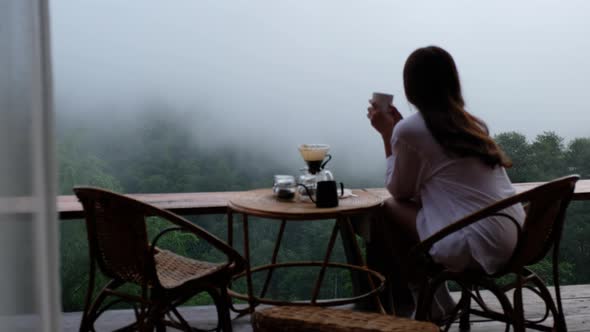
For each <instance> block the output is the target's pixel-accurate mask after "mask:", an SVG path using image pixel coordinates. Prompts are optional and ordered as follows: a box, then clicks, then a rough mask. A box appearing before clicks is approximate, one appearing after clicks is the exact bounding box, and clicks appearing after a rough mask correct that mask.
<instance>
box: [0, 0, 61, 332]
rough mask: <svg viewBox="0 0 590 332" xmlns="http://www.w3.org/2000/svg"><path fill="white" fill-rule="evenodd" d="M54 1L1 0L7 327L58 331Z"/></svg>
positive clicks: (3, 320)
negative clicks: (50, 11) (52, 48)
mask: <svg viewBox="0 0 590 332" xmlns="http://www.w3.org/2000/svg"><path fill="white" fill-rule="evenodd" d="M47 7H48V4H47V0H0V331H52V332H53V331H59V330H60V326H59V321H60V318H61V307H60V301H59V299H60V291H59V278H58V277H59V272H58V271H59V269H58V267H59V265H58V232H57V230H58V227H57V226H58V225H57V218H56V213H55V184H54V181H55V167H54V160H53V158H54V150H53V118H52V109H51V103H52V101H51V75H50V74H51V71H50V65H49V64H50V59H49V54H50V50H49V30H48V27H49V24H48V23H49V22H48V15H47V13H48V8H47Z"/></svg>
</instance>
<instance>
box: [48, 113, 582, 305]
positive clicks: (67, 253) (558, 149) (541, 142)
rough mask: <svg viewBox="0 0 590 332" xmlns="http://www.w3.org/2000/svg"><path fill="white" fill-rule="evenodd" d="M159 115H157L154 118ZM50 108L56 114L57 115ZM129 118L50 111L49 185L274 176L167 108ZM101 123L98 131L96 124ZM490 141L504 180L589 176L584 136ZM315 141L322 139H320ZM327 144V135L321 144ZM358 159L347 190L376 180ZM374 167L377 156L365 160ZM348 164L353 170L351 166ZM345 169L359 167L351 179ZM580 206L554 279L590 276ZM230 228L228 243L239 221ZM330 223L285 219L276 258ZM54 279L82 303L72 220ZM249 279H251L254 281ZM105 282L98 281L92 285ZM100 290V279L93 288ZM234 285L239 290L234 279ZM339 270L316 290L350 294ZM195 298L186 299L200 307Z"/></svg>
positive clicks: (272, 160)
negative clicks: (204, 139)
mask: <svg viewBox="0 0 590 332" xmlns="http://www.w3.org/2000/svg"><path fill="white" fill-rule="evenodd" d="M164 114H166V115H164ZM59 116H60V114H58V117H59ZM132 123H133V124H132V125H131V124H129V125H118V126H115V125H109V124H106V123H105V125H103V126H96V125H95V124H93V123H92V121H90V120H84V119H75V120H72V119H71V117H70V119H69V120H68V121H66V120H65V119H64V120H60V119H59V118H58V125H59V126H58V133H57V134H58V158H59V160H58V161H59V190H60V194H61V195H71V194H72V191H71V189H72V186H74V185H94V186H99V187H103V188H108V189H112V190H115V191H118V192H123V193H165V192H210V191H236V190H248V189H254V188H261V187H269V186H270V185H271V182H272V181H271V179H272V175H273V174H278V173H284V167H285V166H284V165H282V164H281V163H280V160H278V159H277V158H276V156H272V155H268V154H264V153H262V152H261V151H247V150H246V149H244V148H240V147H238V146H237V145H234V146H232V145H227V146H218V147H215V148H214V149H213V148H210V147H208V146H206V145H202V144H199V142H198V141H197V140H195V139H194V135H193V133H192V129H191V126H190V124H187V123H186V121H183V120H182V116H173V115H171V114H170V112H167V113H162V112H147V113H144V114H142V115H141V117H140V116H138V117H137V118H135V119H133V121H132ZM97 128H101V129H97ZM495 139H496V140H497V142H498V143H499V144H500V145H501V147H502V148H503V149H504V151H505V152H506V153H507V154H508V155H509V156H510V157H511V159H512V161H513V163H514V166H513V167H512V168H510V169H509V170H508V174H509V176H510V178H511V180H512V181H513V182H530V181H544V180H550V179H552V178H555V177H558V176H562V175H565V174H570V173H577V174H580V175H581V176H582V178H588V177H590V138H588V137H579V138H574V139H571V140H568V141H566V140H565V139H564V138H562V137H560V136H559V135H557V134H556V133H554V132H552V131H546V132H543V133H540V134H538V135H537V136H536V137H534V138H527V137H526V136H524V135H523V134H521V133H518V132H504V133H500V134H497V135H495ZM321 143H324V142H321ZM328 143H329V142H328ZM364 163H365V161H362V162H360V161H359V164H357V165H354V164H353V163H350V164H348V165H346V166H345V167H344V166H342V167H344V168H343V169H342V171H340V172H339V173H337V175H339V177H338V179H339V180H342V181H344V182H345V183H347V186H349V187H352V188H359V187H381V186H382V185H383V173H380V172H375V174H369V175H367V174H366V173H365V172H358V170H359V169H361V168H363V167H364V165H363V164H364ZM373 163H374V164H375V165H379V164H380V163H383V160H374V161H373ZM355 170H356V171H355ZM354 174H362V178H361V177H360V175H359V176H358V177H357V178H355V175H354ZM588 216H590V204H588V203H580V202H573V203H572V205H570V209H569V212H568V216H567V219H566V228H565V234H564V236H563V240H562V245H561V248H562V249H561V263H560V264H561V265H560V271H561V283H562V284H588V283H590V247H589V246H588V241H587V239H588V238H590V222H588V221H589V220H588V218H589V217H588ZM187 218H188V219H189V220H191V221H192V222H194V223H196V224H198V225H200V226H202V227H204V228H206V229H207V230H209V231H210V232H212V233H213V234H215V235H217V236H218V237H220V238H222V239H226V223H225V216H223V215H210V216H188V217H187ZM251 225H252V226H251V227H252V230H251V231H250V232H251V236H252V238H251V243H252V245H253V247H252V249H251V256H252V258H253V263H254V264H255V265H258V264H262V263H266V262H268V261H269V260H270V256H271V252H272V245H273V241H274V239H275V237H276V234H277V231H278V223H276V222H273V221H268V220H260V221H258V220H256V222H252V223H251ZM164 227H167V225H165V224H164V222H162V221H160V220H149V226H148V228H149V232H150V234H152V235H153V234H155V233H156V232H157V231H158V230H159V229H162V228H164ZM234 227H236V230H235V232H236V234H237V235H238V236H236V243H235V245H236V247H237V248H242V247H241V245H242V244H241V243H240V241H239V238H240V236H239V234H241V233H240V229H239V223H236V225H234ZM330 228H331V221H322V222H312V223H292V224H290V225H288V226H287V230H286V233H285V238H284V242H283V243H284V245H283V247H282V249H281V251H280V253H279V261H280V260H310V259H321V258H322V255H323V253H324V250H325V246H326V243H327V241H328V236H329V229H330ZM162 246H163V247H165V248H169V249H172V250H174V251H176V252H178V253H180V254H183V255H186V256H188V257H193V258H203V259H208V260H213V261H215V260H219V259H222V257H221V256H220V255H219V254H218V253H216V252H214V251H213V250H212V249H211V248H207V247H206V246H204V245H203V244H202V243H200V242H199V241H198V240H196V239H195V238H194V237H192V236H190V235H185V234H176V233H174V235H171V236H169V237H167V238H166V240H165V241H164V242H162ZM60 251H61V279H62V282H61V285H62V294H63V295H62V297H63V298H62V302H63V307H64V308H63V309H64V311H80V310H82V309H83V303H84V296H85V293H86V285H87V281H88V280H87V278H88V272H87V271H88V247H87V239H86V231H85V226H84V222H83V221H82V220H64V221H62V222H61V248H60ZM332 257H333V258H334V259H335V260H340V261H344V259H345V258H344V257H345V256H344V250H343V248H342V246H341V245H340V246H337V248H336V251H335V252H334V253H333V256H332ZM535 270H536V271H537V272H538V273H539V274H541V275H542V276H544V278H545V279H547V281H548V282H551V271H550V264H549V262H548V261H542V262H541V263H539V264H537V266H535ZM275 276H276V278H274V281H273V284H271V287H270V289H269V290H268V294H269V295H270V296H271V297H274V298H281V299H303V298H308V294H310V292H311V287H310V286H309V285H311V284H312V281H313V280H314V279H313V278H315V275H314V274H313V273H309V271H307V270H305V269H291V270H288V271H287V270H285V271H281V270H278V271H277V272H276V274H275ZM259 279H261V278H260V276H255V283H256V282H257V281H260V280H259ZM104 281H105V280H104V279H103V280H102V282H104ZM96 287H97V288H98V287H101V285H100V283H99V285H97V286H96ZM235 288H237V289H242V290H243V289H244V285H243V283H242V284H240V283H239V282H238V283H236V285H235ZM351 288H352V286H351V280H350V276H349V274H348V272H346V271H340V270H335V271H330V273H329V274H328V275H327V276H326V279H325V286H324V287H323V290H322V293H321V297H323V298H334V297H343V296H348V295H350V293H351V291H352V290H351ZM207 303H211V302H210V299H209V298H208V297H207V296H205V295H203V296H202V297H201V296H199V297H196V298H194V299H192V300H191V301H190V304H193V305H195V304H207Z"/></svg>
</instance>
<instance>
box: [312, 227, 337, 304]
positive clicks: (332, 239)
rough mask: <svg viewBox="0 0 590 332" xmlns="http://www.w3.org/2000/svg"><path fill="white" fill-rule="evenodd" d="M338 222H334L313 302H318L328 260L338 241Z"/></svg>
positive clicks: (313, 292)
mask: <svg viewBox="0 0 590 332" xmlns="http://www.w3.org/2000/svg"><path fill="white" fill-rule="evenodd" d="M338 224H339V223H338V222H336V223H335V224H334V227H333V228H332V235H330V241H329V242H328V248H327V249H326V255H325V256H324V261H323V262H322V267H321V268H320V273H319V275H318V278H317V280H316V283H315V286H314V288H313V291H312V295H311V304H316V302H317V299H318V295H319V294H320V288H321V287H322V281H323V280H324V275H325V274H326V268H327V267H328V262H330V256H332V249H333V248H334V243H335V242H336V237H337V236H338Z"/></svg>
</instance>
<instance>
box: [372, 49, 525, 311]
mask: <svg viewBox="0 0 590 332" xmlns="http://www.w3.org/2000/svg"><path fill="white" fill-rule="evenodd" d="M403 75H404V90H405V94H406V97H407V99H408V101H409V102H410V103H412V104H413V105H414V106H416V108H417V109H418V112H417V113H416V114H413V115H411V116H409V117H408V118H407V119H402V116H401V114H400V113H399V112H398V111H397V109H396V108H395V107H393V106H390V111H389V112H383V111H378V110H376V108H375V107H370V108H369V112H368V114H367V117H368V118H369V119H370V120H371V125H372V126H373V127H374V128H375V129H376V130H377V132H379V133H380V134H381V136H382V138H383V144H384V146H385V155H386V158H387V180H386V187H387V189H388V191H389V192H390V193H391V195H392V196H393V197H392V198H391V199H389V200H388V201H386V203H385V205H384V215H385V218H384V225H383V227H385V228H386V230H383V231H382V232H376V233H378V234H387V235H386V236H388V237H389V238H382V239H381V241H383V243H385V244H389V245H390V246H392V248H391V247H390V250H392V251H393V254H394V255H396V256H397V258H398V260H397V263H398V264H399V263H400V261H402V262H403V258H404V257H405V256H406V255H407V253H408V250H409V249H410V248H411V247H412V246H413V245H415V244H416V243H418V242H419V241H420V240H424V239H426V238H428V237H429V236H430V235H432V234H434V233H436V232H437V231H439V230H440V229H442V228H444V227H445V226H448V225H449V224H451V223H453V222H454V221H457V220H459V219H460V218H462V217H464V216H466V215H468V214H470V213H472V212H474V211H476V210H479V209H481V208H483V207H485V206H487V205H489V204H492V203H493V202H495V201H498V200H500V199H502V198H505V197H508V196H511V195H513V194H515V190H514V188H513V187H512V184H511V183H510V180H509V179H508V176H507V175H506V171H505V168H506V167H510V166H511V162H510V160H509V159H508V158H507V157H506V156H505V155H504V153H503V152H502V151H501V150H500V148H499V147H498V146H497V145H496V143H495V142H494V141H493V140H492V138H491V137H490V135H489V133H488V129H487V127H486V125H485V123H484V122H483V121H482V120H480V119H478V118H476V117H475V116H473V115H471V114H470V113H469V112H467V111H466V110H465V104H464V101H463V97H462V95H461V85H460V82H459V74H458V72H457V68H456V66H455V62H454V61H453V58H452V57H451V55H450V54H449V53H447V52H446V51H445V50H443V49H441V48H439V47H436V46H429V47H424V48H420V49H417V50H416V51H414V52H413V53H412V54H411V55H410V56H409V57H408V59H407V61H406V64H405V67H404V74H403ZM506 212H507V213H508V214H510V215H511V216H513V217H514V218H515V219H516V220H518V221H519V222H520V223H521V224H522V221H523V220H524V211H523V209H522V206H520V205H518V206H513V207H511V208H509V209H507V210H506ZM385 231H387V232H385ZM516 235H517V233H516V228H515V227H514V225H513V224H512V223H510V222H505V220H503V219H502V218H497V217H490V218H488V220H486V221H481V222H478V223H475V224H473V225H471V226H469V227H466V228H464V229H463V230H460V231H458V232H456V233H454V234H452V235H450V236H448V237H446V238H444V239H443V240H441V241H439V242H438V243H436V244H435V245H434V246H433V248H432V250H431V251H430V254H431V256H432V258H433V259H434V261H435V262H437V263H440V264H443V265H445V266H447V267H448V268H450V269H454V270H459V271H461V270H465V269H468V268H481V269H484V270H485V271H486V272H488V273H493V272H495V271H497V270H498V269H499V268H500V267H501V266H502V264H503V263H504V262H506V261H507V260H508V259H509V258H510V256H511V254H512V251H513V250H514V247H515V245H516ZM376 240H377V241H379V239H376ZM403 265H405V264H400V266H403ZM406 272H407V271H406ZM407 275H408V274H407V273H406V274H402V276H406V277H407ZM398 280H399V279H398ZM406 281H407V282H410V285H411V280H406ZM436 298H437V299H438V300H439V302H441V303H439V304H440V306H441V307H442V308H438V309H439V311H440V312H438V313H435V312H433V315H437V314H441V315H442V314H444V312H445V310H444V309H445V307H449V306H451V305H453V302H452V300H451V299H450V297H449V296H448V291H447V290H443V291H439V292H438V293H437V296H436ZM434 309H436V308H434ZM434 309H433V310H434Z"/></svg>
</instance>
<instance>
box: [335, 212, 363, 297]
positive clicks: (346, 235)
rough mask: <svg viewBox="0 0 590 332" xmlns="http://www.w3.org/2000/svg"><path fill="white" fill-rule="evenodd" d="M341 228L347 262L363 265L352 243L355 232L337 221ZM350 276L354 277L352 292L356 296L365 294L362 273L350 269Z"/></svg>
mask: <svg viewBox="0 0 590 332" xmlns="http://www.w3.org/2000/svg"><path fill="white" fill-rule="evenodd" d="M336 224H337V225H338V228H339V229H340V237H341V238H342V246H343V247H344V254H345V255H346V262H347V263H348V264H350V265H357V266H361V265H363V262H362V261H359V259H358V255H357V253H356V252H355V249H354V247H353V245H352V242H353V240H356V238H355V232H351V231H350V230H349V228H348V227H347V226H346V225H345V224H344V223H340V222H338V221H337V222H336ZM350 277H351V279H352V293H353V295H354V296H357V295H360V294H364V293H365V292H366V288H367V287H366V286H367V285H366V283H365V282H363V280H361V278H360V277H361V274H360V273H359V272H358V271H350Z"/></svg>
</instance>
